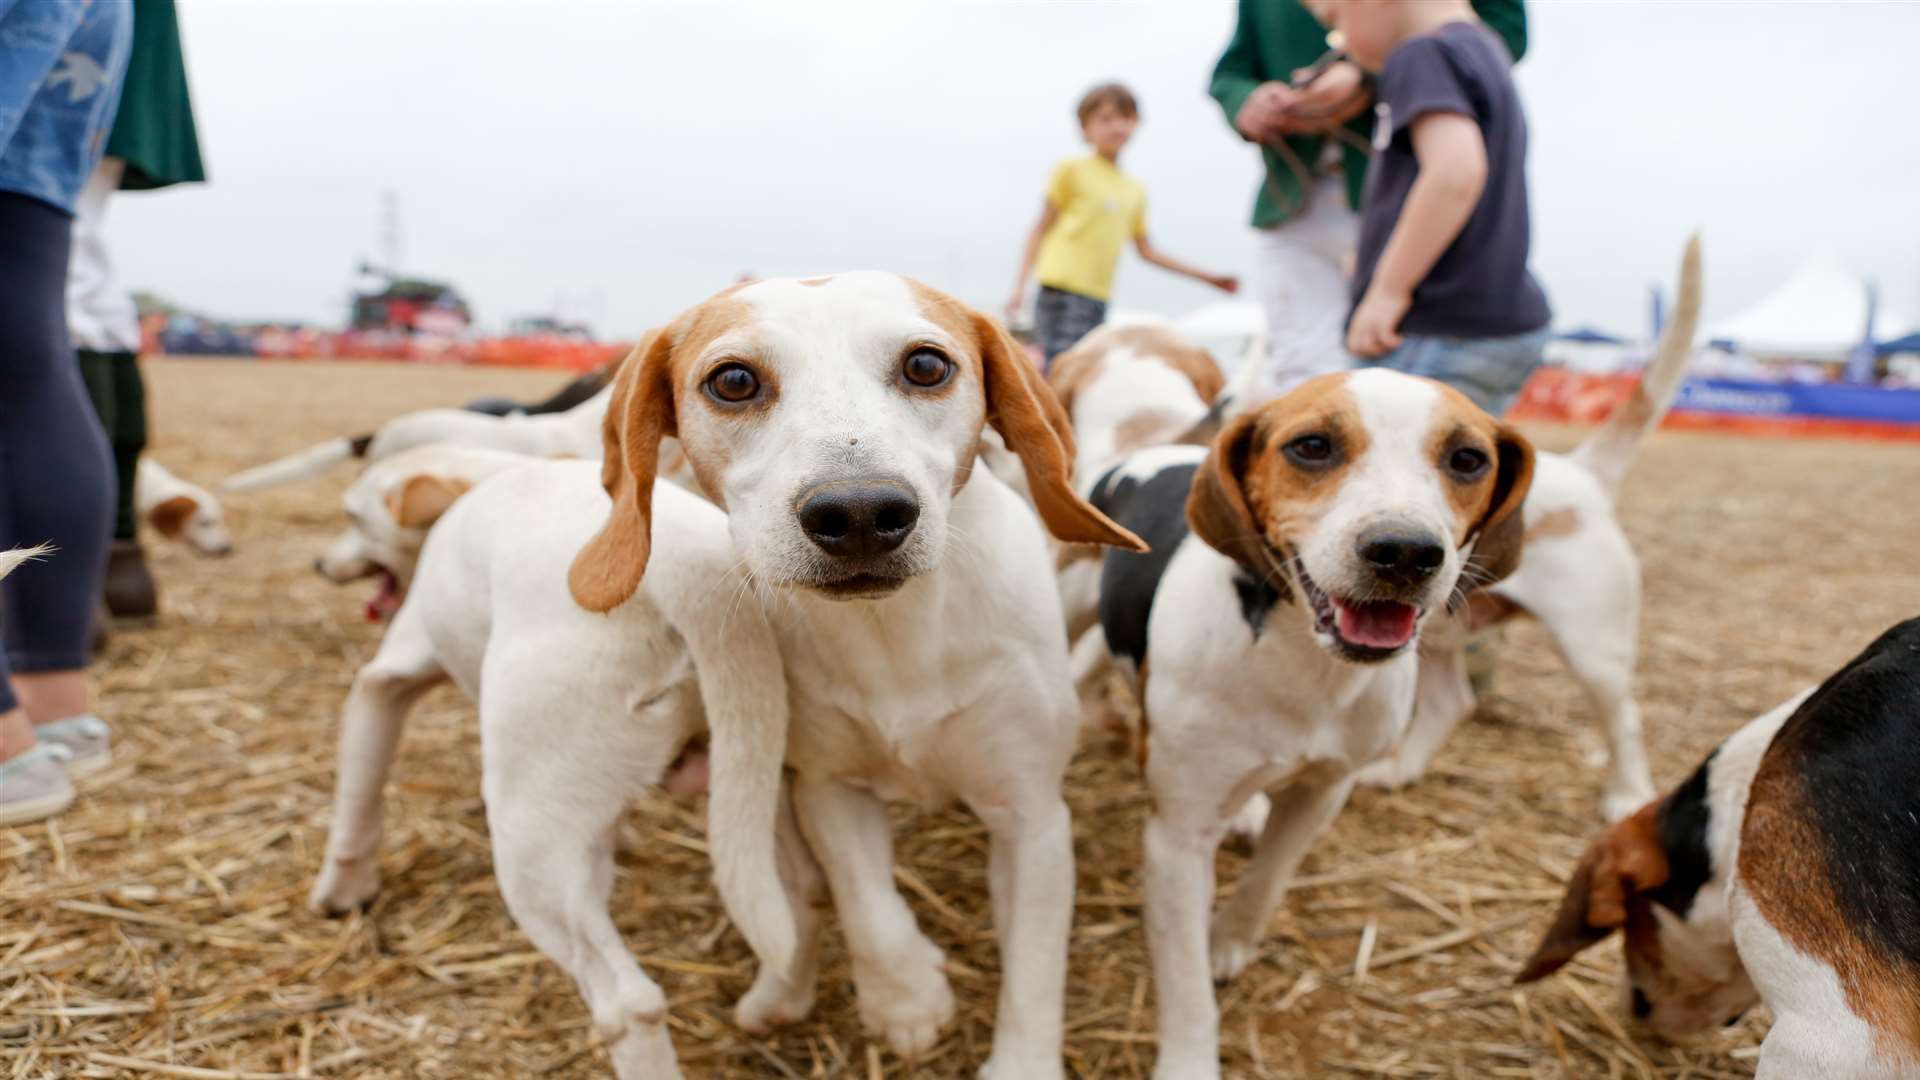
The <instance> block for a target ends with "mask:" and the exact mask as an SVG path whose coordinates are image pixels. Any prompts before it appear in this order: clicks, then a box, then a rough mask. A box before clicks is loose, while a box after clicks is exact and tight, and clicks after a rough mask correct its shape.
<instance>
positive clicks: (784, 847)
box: [735, 791, 826, 1034]
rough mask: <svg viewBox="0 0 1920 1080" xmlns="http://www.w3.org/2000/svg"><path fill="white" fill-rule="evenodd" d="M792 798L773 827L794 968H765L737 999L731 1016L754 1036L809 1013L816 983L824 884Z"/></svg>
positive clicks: (786, 799)
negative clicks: (789, 919) (790, 914)
mask: <svg viewBox="0 0 1920 1080" xmlns="http://www.w3.org/2000/svg"><path fill="white" fill-rule="evenodd" d="M790 796H791V792H790V791H789V792H787V793H785V794H783V797H782V798H781V800H780V816H779V817H778V818H776V819H775V820H774V827H775V836H776V838H777V839H776V847H775V855H776V858H777V863H776V865H777V867H778V869H779V872H780V887H781V888H782V889H785V890H786V893H787V904H788V906H790V907H791V908H792V909H793V918H794V923H795V926H794V929H795V930H796V931H797V933H796V936H795V940H794V950H793V964H792V965H791V966H790V967H788V968H787V969H786V970H785V971H781V970H779V969H776V968H774V967H771V966H764V965H763V966H762V967H761V968H760V974H759V976H758V977H756V978H755V979H754V982H753V986H752V988H751V989H749V990H748V991H747V993H746V995H745V996H744V997H742V998H741V999H740V1004H739V1005H738V1007H737V1008H736V1010H735V1015H736V1017H737V1018H738V1019H739V1022H740V1026H741V1027H742V1028H744V1029H746V1030H747V1031H750V1032H753V1033H754V1034H760V1033H762V1032H765V1031H767V1030H768V1029H770V1028H773V1027H775V1026H777V1025H780V1024H790V1023H792V1022H794V1021H796V1020H800V1019H802V1018H804V1017H805V1016H806V1015H807V1014H808V1013H809V1012H812V1011H813V995H814V988H815V985H816V984H817V983H818V982H819V978H820V924H821V922H822V919H821V908H822V907H823V906H824V905H825V903H826V896H825V895H824V892H825V889H826V882H825V881H824V880H823V879H822V878H821V876H820V865H819V863H818V862H817V861H815V859H814V857H813V852H812V851H811V850H810V849H808V847H807V842H806V839H805V838H804V837H802V836H801V835H800V823H799V821H798V820H796V818H795V815H794V811H793V805H792V799H791V797H790Z"/></svg>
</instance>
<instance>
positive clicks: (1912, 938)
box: [1767, 619, 1920, 970]
mask: <svg viewBox="0 0 1920 1080" xmlns="http://www.w3.org/2000/svg"><path fill="white" fill-rule="evenodd" d="M1767 754H1768V756H1769V757H1771V756H1772V755H1775V754H1781V755H1786V763H1787V765H1788V768H1789V769H1790V770H1791V771H1792V772H1793V773H1794V774H1796V775H1797V777H1798V779H1799V781H1800V784H1801V789H1802V791H1804V792H1805V794H1806V798H1807V802H1808V805H1809V806H1810V808H1811V811H1812V814H1813V817H1814V824H1815V831H1816V832H1817V833H1818V834H1819V836H1820V839H1821V841H1822V842H1823V847H1824V849H1825V850H1824V851H1822V853H1821V854H1822V860H1821V861H1822V862H1823V864H1824V865H1825V867H1826V870H1827V873H1828V876H1829V879H1830V881H1831V883H1832V887H1833V893H1834V896H1835V898H1836V899H1837V900H1838V901H1839V904H1840V907H1841V909H1842V911H1843V913H1844V914H1845V916H1846V918H1847V921H1848V922H1849V923H1850V924H1851V925H1852V927H1853V928H1854V930H1855V931H1856V932H1857V933H1859V934H1860V935H1861V936H1862V937H1864V938H1866V939H1867V940H1868V941H1870V942H1872V943H1873V944H1874V945H1876V946H1878V947H1879V948H1880V949H1882V950H1884V951H1885V952H1886V953H1887V954H1889V955H1894V956H1899V957H1901V958H1903V959H1904V960H1905V961H1906V962H1907V963H1908V964H1909V965H1912V966H1913V967H1914V968H1915V969H1916V970H1920V619H1909V620H1907V621H1906V622H1903V623H1901V624H1899V625H1898V626H1895V627H1894V628H1893V629H1891V630H1889V631H1887V632H1886V633H1884V634H1882V635H1880V638H1879V640H1877V641H1875V642H1874V643H1873V644H1872V645H1869V646H1867V649H1866V651H1865V652H1863V653H1861V654H1860V655H1859V656H1858V657H1855V658H1854V660H1853V661H1852V662H1851V663H1849V664H1848V665H1847V666H1846V667H1843V668H1841V669H1840V670H1839V671H1837V672H1835V673H1834V674H1833V675H1832V676H1831V677H1829V678H1828V679H1827V681H1826V682H1824V683H1821V684H1820V688H1819V689H1818V690H1816V691H1814V692H1813V695H1812V696H1811V697H1809V698H1808V699H1807V700H1806V702H1805V703H1804V704H1802V705H1801V706H1800V709H1799V711H1797V712H1795V713H1794V714H1793V716H1792V717H1790V718H1789V719H1788V720H1787V722H1786V723H1785V724H1784V725H1782V726H1781V728H1780V733H1779V734H1778V735H1775V736H1774V739H1773V745H1772V746H1771V747H1769V748H1768V750H1767Z"/></svg>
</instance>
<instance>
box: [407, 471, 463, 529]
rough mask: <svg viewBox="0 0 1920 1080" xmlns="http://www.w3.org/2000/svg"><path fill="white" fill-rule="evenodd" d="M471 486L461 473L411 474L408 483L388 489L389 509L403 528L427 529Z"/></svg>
mask: <svg viewBox="0 0 1920 1080" xmlns="http://www.w3.org/2000/svg"><path fill="white" fill-rule="evenodd" d="M472 487H473V485H472V484H470V483H468V482H467V481H465V480H462V479H460V478H458V477H448V476H431V475H428V474H426V473H422V474H420V475H418V476H409V477H407V482H406V483H404V484H402V485H400V486H399V487H397V488H394V489H393V490H392V491H389V492H387V512H388V513H390V514H392V515H393V520H394V522H395V523H396V524H398V525H399V526H400V527H401V528H403V529H425V528H427V527H429V526H431V525H432V524H433V523H434V522H436V521H439V520H440V515H442V514H444V513H446V512H447V508H448V507H450V506H452V505H453V503H454V500H456V499H458V498H459V497H460V496H462V495H465V494H466V493H467V492H468V491H469V490H470V489H471V488H472Z"/></svg>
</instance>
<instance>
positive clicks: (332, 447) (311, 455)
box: [220, 435, 373, 492]
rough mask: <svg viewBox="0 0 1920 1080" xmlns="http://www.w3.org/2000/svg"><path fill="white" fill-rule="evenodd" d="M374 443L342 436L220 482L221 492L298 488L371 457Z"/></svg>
mask: <svg viewBox="0 0 1920 1080" xmlns="http://www.w3.org/2000/svg"><path fill="white" fill-rule="evenodd" d="M372 442H373V436H372V435H355V436H353V437H351V438H349V437H347V436H345V435H342V436H341V437H339V438H337V439H328V440H327V441H326V442H323V443H321V444H320V445H318V446H311V447H308V448H307V449H305V450H302V451H300V452H299V453H297V454H288V455H287V456H286V457H283V458H279V459H277V460H274V461H269V462H267V463H266V464H265V465H255V466H254V467H253V468H251V469H243V470H241V471H240V472H237V473H234V474H233V475H232V476H229V477H227V478H226V479H225V480H222V481H220V490H221V491H223V492H233V491H259V490H260V489H262V488H270V487H279V486H280V485H282V484H294V483H298V482H300V481H302V480H310V479H312V478H313V477H316V476H319V475H320V474H321V473H323V472H326V471H327V470H328V469H331V468H333V467H334V466H335V465H338V464H340V463H341V462H343V461H347V460H349V459H351V458H359V457H366V456H367V447H368V446H369V445H371V444H372Z"/></svg>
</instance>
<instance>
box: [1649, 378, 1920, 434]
mask: <svg viewBox="0 0 1920 1080" xmlns="http://www.w3.org/2000/svg"><path fill="white" fill-rule="evenodd" d="M1673 407H1674V408H1676V409H1686V410H1688V411H1690V412H1708V413H1725V414H1729V415H1734V416H1805V417H1823V418H1826V419H1831V420H1869V421H1875V422H1879V423H1888V424H1916V425H1920V390H1901V389H1891V388H1883V387H1878V386H1859V385H1852V384H1847V383H1770V382H1747V381H1745V380H1739V379H1688V380H1687V381H1686V382H1684V383H1682V384H1681V386H1680V397H1679V400H1677V401H1675V402H1674V403H1673Z"/></svg>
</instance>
